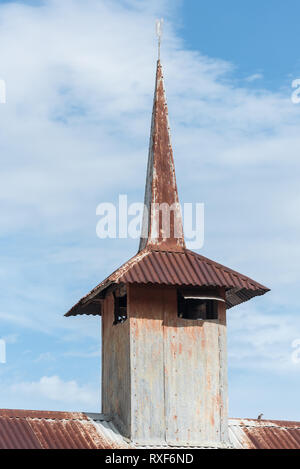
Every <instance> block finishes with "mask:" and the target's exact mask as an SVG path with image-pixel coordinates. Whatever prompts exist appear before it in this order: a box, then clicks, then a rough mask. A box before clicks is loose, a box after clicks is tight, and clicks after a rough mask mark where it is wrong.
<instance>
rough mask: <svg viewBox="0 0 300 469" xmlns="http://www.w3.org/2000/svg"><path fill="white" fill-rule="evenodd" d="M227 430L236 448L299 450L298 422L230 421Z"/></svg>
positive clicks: (299, 434) (299, 428) (299, 425)
mask: <svg viewBox="0 0 300 469" xmlns="http://www.w3.org/2000/svg"><path fill="white" fill-rule="evenodd" d="M229 430H230V439H231V441H232V443H233V445H234V447H236V448H244V449H300V422H288V421H276V420H251V419H230V421H229Z"/></svg>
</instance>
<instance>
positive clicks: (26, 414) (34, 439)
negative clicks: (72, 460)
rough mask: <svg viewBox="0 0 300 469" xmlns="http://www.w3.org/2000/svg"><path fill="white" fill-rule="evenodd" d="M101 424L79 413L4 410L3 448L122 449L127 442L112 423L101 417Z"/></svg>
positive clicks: (0, 421)
mask: <svg viewBox="0 0 300 469" xmlns="http://www.w3.org/2000/svg"><path fill="white" fill-rule="evenodd" d="M101 421H103V424H101V423H100V422H101ZM99 423H100V427H99V424H98V423H97V420H94V419H92V418H90V417H89V415H88V414H83V413H80V412H48V411H30V410H6V409H3V410H0V449H115V448H123V447H124V445H125V442H124V440H123V438H122V437H121V435H119V434H118V432H117V431H116V430H115V429H114V426H113V424H112V423H111V422H110V421H109V420H108V419H105V418H104V417H101V416H100V417H99ZM99 428H101V430H99Z"/></svg>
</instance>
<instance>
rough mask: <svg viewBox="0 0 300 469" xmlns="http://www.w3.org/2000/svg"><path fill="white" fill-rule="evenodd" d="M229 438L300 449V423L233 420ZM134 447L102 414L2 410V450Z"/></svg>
mask: <svg viewBox="0 0 300 469" xmlns="http://www.w3.org/2000/svg"><path fill="white" fill-rule="evenodd" d="M229 438H230V444H231V447H232V448H234V449H300V422H287V421H277V420H251V419H229ZM163 447H164V448H168V447H169V446H168V445H167V444H166V445H165V446H163ZM132 448H137V446H134V445H133V444H132V443H129V442H128V440H125V439H124V438H123V437H122V436H121V435H120V433H119V432H118V430H117V429H116V427H115V426H114V424H113V423H112V421H111V419H110V418H109V417H108V416H105V415H102V414H85V413H81V412H50V411H31V410H6V409H2V410H0V449H132Z"/></svg>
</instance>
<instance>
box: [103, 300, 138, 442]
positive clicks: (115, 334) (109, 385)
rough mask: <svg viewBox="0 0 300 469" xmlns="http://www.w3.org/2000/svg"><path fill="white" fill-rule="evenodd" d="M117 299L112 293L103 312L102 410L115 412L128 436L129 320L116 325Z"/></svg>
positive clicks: (118, 422) (119, 423) (129, 393)
mask: <svg viewBox="0 0 300 469" xmlns="http://www.w3.org/2000/svg"><path fill="white" fill-rule="evenodd" d="M113 320H114V299H113V296H112V295H109V296H108V297H107V298H106V299H105V301H104V305H103V314H102V412H103V413H104V414H109V415H111V416H112V417H113V418H114V420H115V423H116V425H117V426H118V427H119V429H120V431H121V432H122V433H123V434H124V436H127V437H130V434H131V428H130V427H131V419H130V402H131V391H130V332H129V321H126V322H125V323H124V324H118V325H116V326H113Z"/></svg>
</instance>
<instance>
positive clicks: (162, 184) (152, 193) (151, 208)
mask: <svg viewBox="0 0 300 469" xmlns="http://www.w3.org/2000/svg"><path fill="white" fill-rule="evenodd" d="M161 204H165V207H168V208H171V207H172V209H173V210H172V212H167V216H168V221H169V222H170V225H169V228H170V232H169V233H167V236H166V233H165V231H164V226H163V216H162V213H161V212H159V211H158V210H157V207H159V206H161ZM145 205H146V207H147V210H148V219H147V220H145V223H146V226H144V227H143V230H142V233H145V234H146V232H147V236H146V237H145V238H141V242H140V250H143V249H144V248H145V247H146V246H151V247H154V248H156V249H162V250H170V251H172V250H174V251H181V250H182V249H183V248H184V247H185V242H184V236H183V228H182V217H181V210H180V206H179V198H178V191H177V184H176V176H175V166H174V158H173V150H172V145H171V137H170V126H169V117H168V106H167V100H166V94H165V89H164V79H163V72H162V66H161V63H160V61H158V62H157V71H156V80H155V93H154V104H153V113H152V124H151V136H150V145H149V159H148V170H147V181H146V189H145Z"/></svg>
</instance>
